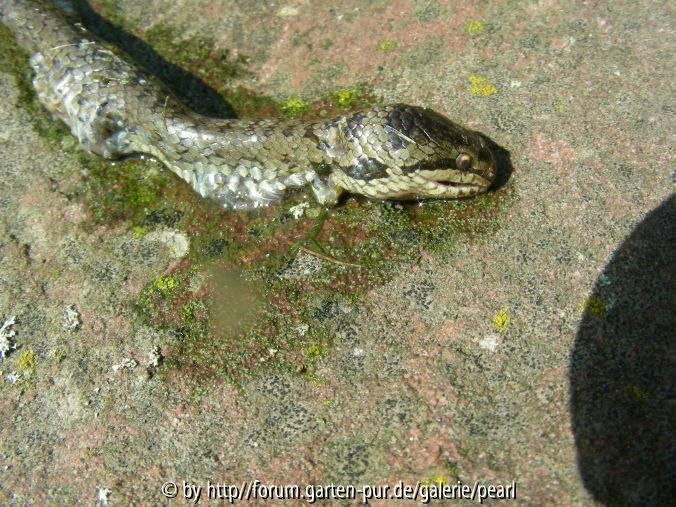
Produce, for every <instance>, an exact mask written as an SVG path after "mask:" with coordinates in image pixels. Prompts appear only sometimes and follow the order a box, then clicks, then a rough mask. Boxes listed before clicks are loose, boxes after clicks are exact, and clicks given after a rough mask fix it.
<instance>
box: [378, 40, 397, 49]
mask: <svg viewBox="0 0 676 507" xmlns="http://www.w3.org/2000/svg"><path fill="white" fill-rule="evenodd" d="M397 46H399V43H398V42H397V41H396V40H392V39H381V40H379V41H378V44H376V49H377V50H378V51H392V50H394V49H397Z"/></svg>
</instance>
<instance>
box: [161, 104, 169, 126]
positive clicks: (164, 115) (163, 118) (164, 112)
mask: <svg viewBox="0 0 676 507" xmlns="http://www.w3.org/2000/svg"><path fill="white" fill-rule="evenodd" d="M168 103H169V95H167V97H166V98H165V99H164V109H162V121H163V122H164V130H165V131H166V132H167V134H168V133H169V127H167V104H168Z"/></svg>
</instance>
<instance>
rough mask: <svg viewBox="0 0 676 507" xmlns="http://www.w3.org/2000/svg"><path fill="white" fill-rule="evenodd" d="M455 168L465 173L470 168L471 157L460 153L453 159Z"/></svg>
mask: <svg viewBox="0 0 676 507" xmlns="http://www.w3.org/2000/svg"><path fill="white" fill-rule="evenodd" d="M455 166H456V167H457V168H458V169H460V170H462V171H466V170H467V169H469V168H470V167H472V156H471V155H468V154H467V153H460V154H459V155H458V156H457V158H456V159H455Z"/></svg>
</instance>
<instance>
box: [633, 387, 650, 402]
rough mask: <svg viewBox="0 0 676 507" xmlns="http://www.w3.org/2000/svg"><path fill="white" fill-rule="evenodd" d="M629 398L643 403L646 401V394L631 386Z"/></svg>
mask: <svg viewBox="0 0 676 507" xmlns="http://www.w3.org/2000/svg"><path fill="white" fill-rule="evenodd" d="M631 397H632V398H633V399H634V401H645V400H647V399H648V393H647V392H646V391H644V390H643V389H641V388H640V387H638V386H631Z"/></svg>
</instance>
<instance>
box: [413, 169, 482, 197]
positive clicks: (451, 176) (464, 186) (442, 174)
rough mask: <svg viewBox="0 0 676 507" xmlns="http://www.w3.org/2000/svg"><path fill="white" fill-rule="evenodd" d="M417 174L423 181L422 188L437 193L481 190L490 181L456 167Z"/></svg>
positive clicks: (477, 191)
mask: <svg viewBox="0 0 676 507" xmlns="http://www.w3.org/2000/svg"><path fill="white" fill-rule="evenodd" d="M418 176H420V177H421V179H422V180H423V181H420V183H422V184H423V188H425V189H427V190H431V191H433V193H435V194H436V193H437V192H439V191H441V192H443V193H446V191H448V192H450V193H454V192H460V191H464V192H473V193H479V192H483V191H485V190H487V189H488V187H490V186H491V183H492V181H491V180H490V179H488V178H484V177H483V176H480V175H478V174H474V173H470V172H466V171H458V170H456V169H436V170H432V171H420V172H419V173H418Z"/></svg>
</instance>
